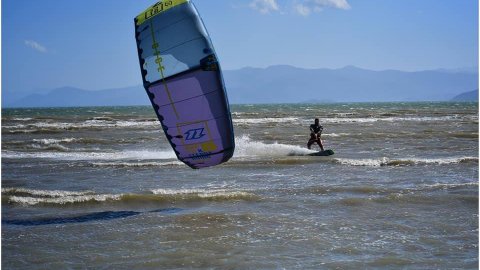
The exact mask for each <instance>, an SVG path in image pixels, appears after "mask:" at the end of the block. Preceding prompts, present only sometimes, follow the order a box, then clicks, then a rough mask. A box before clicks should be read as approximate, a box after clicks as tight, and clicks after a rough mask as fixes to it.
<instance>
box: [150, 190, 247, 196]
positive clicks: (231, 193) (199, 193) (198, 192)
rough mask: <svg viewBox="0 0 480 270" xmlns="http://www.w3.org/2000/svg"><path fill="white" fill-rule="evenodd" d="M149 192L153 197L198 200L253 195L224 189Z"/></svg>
mask: <svg viewBox="0 0 480 270" xmlns="http://www.w3.org/2000/svg"><path fill="white" fill-rule="evenodd" d="M151 192H152V193H153V194H155V195H169V196H170V195H171V196H176V195H188V196H192V195H193V196H198V197H200V198H215V197H236V196H249V195H253V194H251V193H248V192H246V191H242V190H226V189H164V188H160V189H153V190H151Z"/></svg>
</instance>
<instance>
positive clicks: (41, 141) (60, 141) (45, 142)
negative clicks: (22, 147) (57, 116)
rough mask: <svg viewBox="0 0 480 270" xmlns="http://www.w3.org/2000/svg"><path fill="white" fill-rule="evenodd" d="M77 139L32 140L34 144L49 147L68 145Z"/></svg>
mask: <svg viewBox="0 0 480 270" xmlns="http://www.w3.org/2000/svg"><path fill="white" fill-rule="evenodd" d="M76 140H77V139H75V138H64V139H33V141H34V142H36V143H40V144H44V145H50V144H58V143H64V142H66V143H69V142H74V141H76Z"/></svg>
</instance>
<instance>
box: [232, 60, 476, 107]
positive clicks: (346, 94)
mask: <svg viewBox="0 0 480 270" xmlns="http://www.w3.org/2000/svg"><path fill="white" fill-rule="evenodd" d="M477 78H478V75H477V74H472V73H459V72H457V73H455V72H444V71H419V72H404V71H396V70H385V71H372V70H366V69H361V68H357V67H354V66H347V67H344V68H340V69H302V68H296V67H292V66H284V65H282V66H272V67H268V68H265V69H261V68H244V69H240V70H235V71H226V72H225V82H226V83H227V86H228V94H229V97H230V100H231V101H232V102H234V103H235V102H238V103H251V102H255V103H264V102H272V101H274V102H301V101H305V100H311V99H317V100H335V101H442V100H450V99H451V98H452V97H454V96H455V95H457V94H460V93H461V92H464V91H465V90H467V89H472V88H475V87H476V85H477Z"/></svg>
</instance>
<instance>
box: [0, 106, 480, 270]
mask: <svg viewBox="0 0 480 270" xmlns="http://www.w3.org/2000/svg"><path fill="white" fill-rule="evenodd" d="M231 109H232V117H233V123H234V129H235V142H236V149H235V154H234V156H233V158H232V159H231V160H230V161H229V162H227V163H225V164H222V165H220V166H216V167H212V168H206V169H201V170H192V169H190V168H188V167H187V166H186V165H184V164H183V163H181V162H179V161H178V160H177V159H176V158H175V154H174V152H173V151H172V150H171V148H170V145H169V144H168V142H167V141H166V139H165V136H164V134H163V132H162V131H161V127H160V124H159V122H158V120H157V119H156V117H155V114H154V112H153V110H152V108H151V107H149V106H144V107H86V108H43V109H38V108H37V109H35V108H30V109H4V110H2V267H3V268H4V269H65V268H70V269H77V268H81V269H83V268H89V269H90V268H91V269H181V268H204V269H205V268H207V269H358V268H377V269H403V268H409V269H453V268H457V269H468V268H470V269H476V268H477V267H478V240H479V239H478V150H479V149H478V103H345V104H283V105H233V106H232V108H231ZM315 117H318V118H319V119H320V123H321V124H322V125H323V126H324V132H323V135H322V139H323V142H324V145H325V148H326V149H333V150H334V151H335V155H334V156H331V157H310V156H306V154H309V153H312V152H314V151H317V150H318V146H317V145H314V146H313V148H314V149H313V150H308V149H306V143H307V140H308V139H309V129H308V127H309V125H310V124H312V123H313V119H314V118H315Z"/></svg>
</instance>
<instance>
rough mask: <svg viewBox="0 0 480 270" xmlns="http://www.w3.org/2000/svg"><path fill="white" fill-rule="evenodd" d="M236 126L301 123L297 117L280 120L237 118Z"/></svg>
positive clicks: (281, 118) (235, 120)
mask: <svg viewBox="0 0 480 270" xmlns="http://www.w3.org/2000/svg"><path fill="white" fill-rule="evenodd" d="M232 121H233V123H234V124H243V125H245V124H269V123H291V122H297V121H299V118H297V117H279V118H271V117H265V118H237V119H233V120H232Z"/></svg>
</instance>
